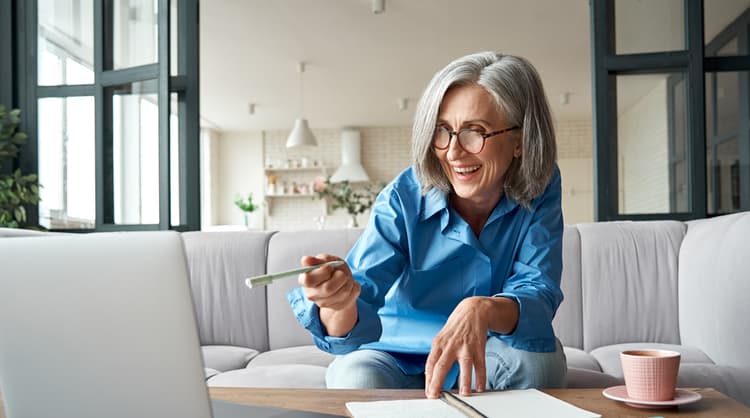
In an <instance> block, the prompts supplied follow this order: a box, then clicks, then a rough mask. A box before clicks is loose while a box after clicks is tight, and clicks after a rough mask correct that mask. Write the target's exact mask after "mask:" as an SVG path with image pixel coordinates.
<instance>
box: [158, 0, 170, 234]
mask: <svg viewBox="0 0 750 418" xmlns="http://www.w3.org/2000/svg"><path fill="white" fill-rule="evenodd" d="M169 9H170V7H169V0H159V3H158V16H159V17H158V19H159V23H158V28H159V29H158V30H159V33H158V45H159V63H158V64H157V67H158V77H159V228H160V229H169V225H170V219H171V211H170V207H171V206H170V200H171V199H170V193H169V189H170V180H169V176H170V170H169V166H170V158H169V114H170V113H169V112H170V111H169V104H170V103H169V68H170V67H169V23H170V21H169V14H170V10H169Z"/></svg>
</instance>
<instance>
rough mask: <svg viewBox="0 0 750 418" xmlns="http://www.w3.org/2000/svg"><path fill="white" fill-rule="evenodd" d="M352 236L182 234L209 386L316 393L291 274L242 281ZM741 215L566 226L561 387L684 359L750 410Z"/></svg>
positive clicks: (692, 374) (312, 351)
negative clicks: (632, 354) (652, 355)
mask: <svg viewBox="0 0 750 418" xmlns="http://www.w3.org/2000/svg"><path fill="white" fill-rule="evenodd" d="M360 232H361V230H355V229H346V230H322V231H299V232H276V233H273V232H251V231H248V232H188V233H184V234H183V238H184V242H185V247H186V251H187V255H188V263H189V268H190V272H191V281H192V289H193V293H194V297H195V306H196V312H197V316H198V324H199V328H200V338H201V341H202V343H203V344H205V346H204V347H203V352H204V359H205V364H206V367H207V378H208V384H209V385H210V386H244V387H325V368H326V366H327V365H328V363H329V362H330V361H331V360H332V358H333V357H332V356H331V355H329V354H327V353H325V352H322V351H320V350H318V349H317V348H316V347H315V346H314V345H312V339H311V337H310V336H309V335H308V334H307V332H306V331H305V330H304V329H303V328H302V327H301V326H299V325H298V324H297V321H296V320H295V318H294V316H293V315H292V313H291V311H290V309H289V307H288V304H287V300H286V293H287V291H288V290H289V289H291V288H293V287H294V286H296V278H295V277H290V278H287V279H284V280H282V281H280V282H275V283H274V284H272V285H270V286H268V287H267V288H256V289H252V290H251V289H247V288H245V286H244V283H243V278H245V277H248V276H253V275H258V274H263V273H265V272H275V271H280V270H285V269H290V268H294V267H297V266H298V265H299V260H300V258H301V257H302V256H303V255H306V254H318V253H321V252H327V253H332V254H339V255H342V256H343V255H345V254H346V252H347V251H348V249H349V248H350V247H351V246H352V245H353V244H354V242H355V241H356V239H357V237H358V236H359V234H360ZM749 237H750V212H745V213H739V214H733V215H726V216H721V217H717V218H712V219H703V220H698V221H690V222H685V223H683V222H677V221H652V222H606V223H591V224H578V225H567V226H566V227H565V233H564V246H563V247H564V256H563V259H564V268H563V278H562V288H563V291H564V293H565V300H564V301H563V303H562V305H561V306H560V309H559V310H558V312H557V316H556V317H555V320H554V326H555V331H556V334H557V336H558V338H559V339H560V340H561V341H562V343H563V344H564V346H565V352H566V355H567V359H568V367H569V370H568V385H569V387H607V386H611V385H617V384H622V382H623V376H622V369H621V367H620V361H619V352H620V351H622V350H625V349H629V348H632V347H659V348H667V349H671V350H676V351H679V352H680V353H682V363H681V366H680V374H679V381H678V385H679V386H681V387H713V388H715V389H717V390H719V391H721V392H723V393H725V394H727V395H729V396H731V397H733V398H735V399H737V400H739V401H741V402H743V403H744V404H746V405H750V328H749V327H748V325H747V321H749V320H750V304H748V303H746V299H747V298H748V296H750V249H749V248H750V246H749V245H748V244H750V238H749Z"/></svg>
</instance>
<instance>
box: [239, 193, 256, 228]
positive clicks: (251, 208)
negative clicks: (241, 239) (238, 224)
mask: <svg viewBox="0 0 750 418" xmlns="http://www.w3.org/2000/svg"><path fill="white" fill-rule="evenodd" d="M234 205H235V206H237V207H238V208H240V210H241V211H242V212H243V215H244V221H245V226H246V227H248V228H252V227H254V223H255V222H254V221H255V219H254V216H252V213H253V212H255V210H256V209H258V205H256V204H255V203H253V194H252V193H248V194H247V199H245V198H243V197H242V196H240V195H237V197H236V198H235V199H234Z"/></svg>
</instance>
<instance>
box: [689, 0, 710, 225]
mask: <svg viewBox="0 0 750 418" xmlns="http://www.w3.org/2000/svg"><path fill="white" fill-rule="evenodd" d="M685 11H686V13H685V37H686V38H685V39H686V40H687V48H688V51H689V57H690V58H689V62H688V67H687V84H686V87H687V92H686V93H687V94H686V97H687V100H686V105H687V109H686V110H687V115H686V116H687V120H688V121H690V122H689V123H688V126H687V133H688V135H687V147H686V151H687V157H688V160H689V161H690V164H688V179H689V180H688V185H689V187H688V201H689V202H690V214H691V216H692V217H693V218H705V217H706V213H707V207H706V206H707V204H706V203H707V202H706V196H707V189H706V112H705V103H706V98H705V85H704V80H705V72H704V68H703V45H704V41H703V1H702V0H695V1H694V0H685Z"/></svg>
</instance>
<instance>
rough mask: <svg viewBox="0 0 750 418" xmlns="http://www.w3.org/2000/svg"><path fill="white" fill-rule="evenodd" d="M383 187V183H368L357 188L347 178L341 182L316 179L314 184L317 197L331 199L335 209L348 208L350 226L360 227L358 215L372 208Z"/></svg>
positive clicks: (332, 206)
mask: <svg viewBox="0 0 750 418" xmlns="http://www.w3.org/2000/svg"><path fill="white" fill-rule="evenodd" d="M382 188H383V185H382V184H373V183H368V184H367V185H365V186H364V187H361V188H356V189H355V188H354V187H352V185H351V184H350V183H349V182H348V181H346V180H344V181H342V182H339V183H331V180H330V179H326V180H325V181H316V182H315V185H314V191H315V194H316V195H317V197H318V198H319V199H326V198H327V199H329V201H330V204H331V208H332V209H333V210H336V209H346V213H348V214H349V227H350V228H357V227H359V221H358V220H357V215H359V214H362V213H365V212H366V211H368V210H370V208H371V207H372V205H373V203H375V198H376V197H377V196H378V193H380V190H381V189H382Z"/></svg>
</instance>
